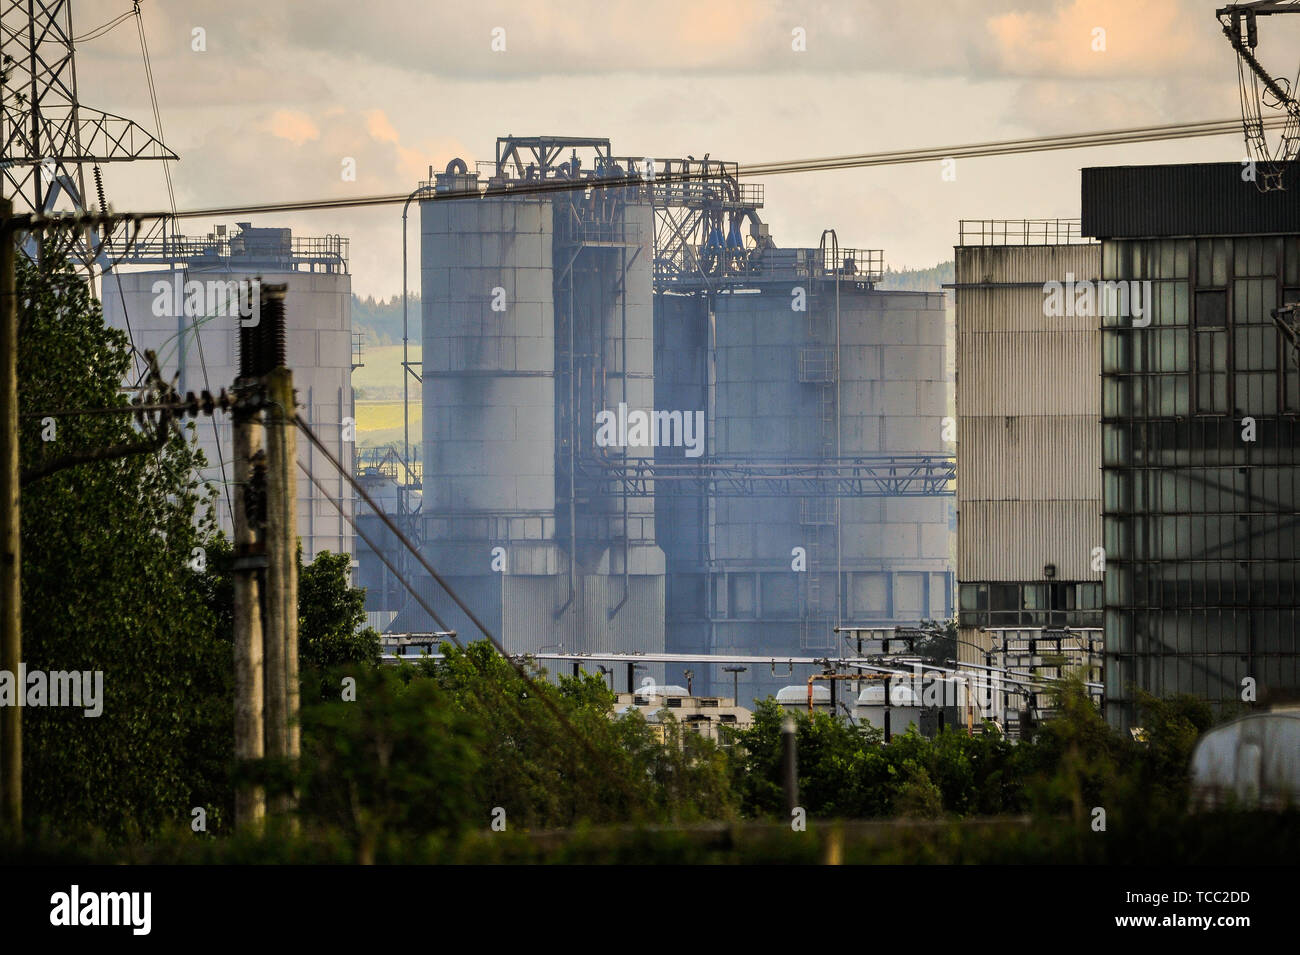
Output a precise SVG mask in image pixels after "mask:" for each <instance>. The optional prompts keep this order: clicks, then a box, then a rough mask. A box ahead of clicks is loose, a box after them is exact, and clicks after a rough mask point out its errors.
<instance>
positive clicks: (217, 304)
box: [102, 222, 358, 562]
mask: <svg viewBox="0 0 1300 955" xmlns="http://www.w3.org/2000/svg"><path fill="white" fill-rule="evenodd" d="M114 259H115V264H116V266H117V267H116V268H115V269H114V270H113V272H112V273H111V274H109V275H106V276H105V277H104V278H103V280H102V286H103V292H102V295H103V304H104V318H105V321H106V322H107V323H108V324H109V325H110V326H112V327H114V328H118V329H120V330H122V331H123V332H124V333H125V334H126V335H127V336H128V338H129V340H130V342H131V344H132V347H133V348H134V349H135V350H136V352H137V353H138V354H143V353H144V352H146V351H152V352H154V353H155V354H156V355H157V356H158V363H159V368H160V370H161V371H162V373H163V376H164V378H165V379H167V380H168V381H174V382H175V388H176V390H177V391H178V392H179V393H180V394H182V395H184V394H187V393H194V394H200V393H202V392H204V391H208V392H211V393H213V394H215V393H217V392H218V391H219V390H220V389H222V388H225V387H228V386H229V384H230V383H231V382H233V381H234V380H235V378H236V377H237V374H238V369H239V353H238V352H239V347H238V343H239V329H240V327H241V325H252V324H254V323H255V322H256V321H257V320H258V318H259V315H258V311H259V309H258V297H259V294H260V293H259V285H261V284H266V285H273V284H283V285H285V286H286V287H287V289H288V294H287V295H286V296H285V313H286V314H285V325H286V337H287V341H286V347H287V353H288V356H289V360H290V361H291V362H292V364H293V367H294V369H295V372H296V373H297V376H298V377H297V387H298V399H299V402H300V406H301V408H302V414H303V417H304V418H306V420H307V421H308V422H309V423H310V425H311V427H312V428H313V429H314V430H315V432H316V433H317V434H318V435H320V436H321V438H322V440H324V441H326V443H327V444H328V445H329V446H330V448H331V449H332V451H333V453H334V455H335V456H336V457H338V458H339V459H340V460H344V461H350V460H351V459H352V453H353V450H352V449H353V442H354V434H355V429H354V426H355V419H354V417H353V412H352V371H353V369H354V367H355V363H356V361H357V360H358V359H357V357H356V355H357V352H356V347H357V345H356V342H355V338H354V335H353V332H352V319H351V305H352V276H351V275H350V274H349V272H348V240H347V239H345V238H343V237H342V236H338V235H329V236H321V237H301V236H298V237H295V236H294V235H293V234H292V232H291V231H290V230H289V229H270V228H257V227H254V226H253V225H252V223H250V222H240V223H237V224H236V227H235V228H234V229H233V230H230V231H228V230H227V227H226V226H224V225H218V226H216V227H215V228H214V229H213V231H212V232H211V233H209V234H208V235H206V236H185V235H180V234H177V233H176V232H175V231H174V230H172V229H170V228H169V229H167V230H165V231H162V232H159V233H158V234H157V235H155V236H151V237H149V238H146V239H139V240H137V241H135V242H133V243H131V245H130V247H129V248H127V249H126V250H124V251H123V252H122V253H119V254H117V255H115V256H114ZM241 296H242V298H241ZM241 309H242V313H241ZM195 433H196V436H197V438H198V446H199V448H200V450H202V451H203V455H204V458H205V459H206V461H207V467H206V468H204V469H202V471H201V472H200V475H199V476H200V478H201V479H202V480H203V481H205V482H208V483H209V484H210V485H211V486H212V487H214V488H216V489H217V491H218V493H217V499H216V502H215V503H216V516H217V523H218V526H219V527H221V528H222V529H223V530H224V531H225V533H226V534H227V536H229V535H230V534H231V533H232V531H233V528H234V521H233V517H232V514H231V508H232V498H231V494H230V490H229V488H230V484H231V482H232V480H233V474H234V465H233V461H234V442H233V437H232V427H231V421H230V419H229V418H228V417H226V416H224V415H216V416H213V417H211V418H205V419H202V420H200V421H198V422H196V423H195ZM299 461H300V462H301V464H302V465H303V471H302V472H300V473H299V474H298V492H297V496H298V502H297V508H298V537H299V540H300V542H301V544H302V555H303V560H305V561H308V562H310V561H311V560H313V559H314V558H315V557H316V555H317V554H319V553H320V552H322V551H330V552H331V553H336V554H351V553H353V551H354V545H353V531H352V526H351V523H350V521H351V517H352V515H353V514H354V512H355V507H356V504H355V495H354V494H353V493H352V490H351V489H350V488H349V487H348V485H347V483H346V482H345V481H344V480H343V478H342V476H340V475H339V474H337V473H335V472H334V471H333V469H331V468H330V467H329V466H327V465H324V464H323V462H322V461H321V460H320V457H319V454H318V453H317V452H316V451H315V449H314V448H313V447H312V446H311V445H310V444H309V445H307V446H305V447H303V448H301V449H300V450H299ZM317 484H319V485H321V486H323V490H322V487H319V486H317Z"/></svg>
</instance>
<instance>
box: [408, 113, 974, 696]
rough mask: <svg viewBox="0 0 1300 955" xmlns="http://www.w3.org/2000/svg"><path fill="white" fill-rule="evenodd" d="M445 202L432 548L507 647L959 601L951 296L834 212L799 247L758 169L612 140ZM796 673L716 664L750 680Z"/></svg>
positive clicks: (439, 252) (431, 187) (555, 145)
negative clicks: (948, 334) (856, 238)
mask: <svg viewBox="0 0 1300 955" xmlns="http://www.w3.org/2000/svg"><path fill="white" fill-rule="evenodd" d="M574 181H577V182H580V183H582V186H580V187H579V188H572V187H571V186H570V183H572V182H574ZM612 181H617V184H614V183H613V182H612ZM418 198H419V201H420V214H421V282H422V305H423V309H424V312H423V364H422V368H421V373H422V376H423V397H422V400H423V403H424V407H423V433H422V435H421V437H422V449H421V454H422V458H423V486H422V488H421V490H422V493H423V498H422V504H421V512H420V516H419V526H420V529H421V531H422V535H423V545H422V546H423V548H424V552H425V553H426V554H427V555H428V557H429V559H430V560H431V561H432V562H433V564H434V566H436V567H438V568H440V571H441V572H442V573H443V574H444V576H446V577H448V579H449V581H450V582H451V583H452V586H453V587H454V588H455V589H456V590H457V592H458V593H460V594H461V596H462V597H463V598H464V599H465V600H466V602H467V603H468V604H469V605H470V606H471V607H473V608H474V609H475V612H476V613H477V614H478V615H479V616H480V617H481V618H482V619H483V620H484V622H485V623H486V624H488V625H489V627H490V628H492V629H494V630H495V632H496V633H497V634H498V635H499V636H501V638H502V640H503V642H504V644H505V646H506V647H507V648H508V649H510V650H519V651H527V650H542V649H560V648H562V649H563V650H564V651H577V652H608V651H610V650H620V651H628V652H633V651H645V652H664V651H669V652H681V653H719V652H730V653H757V654H763V655H773V654H790V655H807V653H808V651H809V650H811V649H831V648H832V647H834V646H835V644H836V641H837V639H838V638H837V637H836V635H835V633H834V628H835V626H836V625H837V624H838V623H841V622H842V623H844V624H845V625H848V624H850V623H859V624H860V623H864V622H866V623H870V624H872V625H890V624H892V623H902V624H908V625H915V624H916V623H917V622H918V621H919V620H921V619H923V618H927V617H929V618H941V617H948V616H951V613H952V609H953V596H952V580H953V578H952V569H951V560H950V556H949V555H950V544H951V534H952V519H951V512H952V505H951V495H952V478H953V467H952V460H951V455H950V453H949V452H946V451H945V450H944V444H943V441H942V419H943V416H944V414H945V408H946V403H947V383H946V379H945V357H946V353H945V342H944V302H943V295H942V294H941V293H921V292H884V291H881V290H879V289H878V288H877V287H876V284H877V282H878V281H879V279H880V277H881V274H880V273H881V253H880V252H878V251H866V250H855V249H847V248H840V246H839V240H838V237H837V236H836V235H835V234H834V233H831V232H829V231H828V233H827V234H826V235H824V236H823V240H822V242H821V243H820V245H819V246H818V247H816V248H796V249H780V248H777V247H776V245H775V243H774V242H773V241H772V238H771V236H770V235H769V234H768V227H767V225H766V224H765V223H764V222H763V221H762V219H761V218H760V215H759V210H760V209H761V208H762V205H763V191H762V187H761V186H759V185H755V184H751V183H742V182H740V181H739V178H738V176H737V168H736V165H735V164H734V163H725V162H719V161H717V160H709V159H707V158H705V159H702V160H696V159H694V158H693V157H686V158H679V159H665V158H662V157H661V158H656V159H653V160H651V159H644V158H642V157H636V156H631V157H629V156H622V157H620V156H615V155H613V154H612V151H611V148H610V143H609V141H608V140H604V139H569V138H552V137H528V138H523V137H503V138H501V139H499V140H498V141H497V149H496V158H495V160H494V161H492V162H488V163H481V164H479V167H478V168H477V169H476V170H475V171H470V169H469V168H468V166H467V165H466V164H465V163H463V162H462V161H460V160H454V161H453V162H452V163H450V164H449V165H448V166H447V169H446V171H445V172H443V173H440V174H437V175H433V173H432V171H431V174H430V179H429V181H428V182H426V183H424V184H423V186H422V189H421V190H420V191H419V193H418ZM417 586H418V587H420V589H421V591H422V594H423V595H424V597H425V599H426V600H429V601H432V603H433V606H434V609H435V610H437V612H438V615H439V616H440V617H442V618H443V620H444V622H445V623H446V624H447V625H448V626H450V627H453V628H454V629H456V630H457V631H459V632H462V633H464V634H466V635H468V636H471V637H473V636H475V635H476V634H475V631H474V628H473V627H472V626H470V625H469V623H468V621H466V620H465V619H464V618H463V616H462V615H460V613H459V612H458V611H457V610H456V608H454V607H453V606H452V605H451V603H450V601H449V600H448V599H447V598H446V597H445V595H444V594H442V592H441V590H440V588H437V587H435V586H434V585H433V582H432V581H429V580H427V579H426V580H424V581H423V582H422V583H419V584H417ZM433 629H436V622H435V621H433V620H431V619H429V617H428V615H427V614H426V613H424V612H423V610H421V609H420V608H419V607H418V606H416V605H414V604H408V605H407V606H406V608H405V609H404V610H403V611H402V613H401V614H399V615H398V617H397V619H396V620H395V621H394V622H393V623H392V625H391V626H390V627H389V630H390V631H392V632H427V631H429V630H433ZM768 669H769V668H766V667H764V668H755V669H751V670H749V671H747V672H745V673H744V674H743V675H741V676H739V677H737V676H736V674H735V673H732V672H723V669H722V667H721V666H715V667H709V668H707V671H706V672H699V671H698V670H697V671H696V672H695V673H694V674H693V676H692V677H687V679H691V678H693V679H694V680H695V683H696V686H698V687H699V688H700V690H701V692H705V693H708V692H710V688H711V687H712V686H713V685H715V683H716V684H717V685H722V686H727V687H730V686H731V685H732V684H733V681H734V682H737V683H738V684H739V693H740V697H741V699H742V700H746V699H749V698H751V697H752V696H754V695H766V694H767V693H770V692H774V691H775V690H776V689H777V688H779V687H780V686H782V685H784V683H785V682H788V680H787V674H785V673H769V672H767V670H768ZM667 676H668V678H670V679H671V680H672V681H673V682H681V680H682V678H683V677H682V675H681V674H679V673H668V674H667Z"/></svg>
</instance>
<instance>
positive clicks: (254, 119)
mask: <svg viewBox="0 0 1300 955" xmlns="http://www.w3.org/2000/svg"><path fill="white" fill-rule="evenodd" d="M1218 5H1220V4H1219V3H1218V2H1217V0H943V2H938V3H929V4H921V3H906V2H905V3H883V2H874V0H873V2H865V0H859V2H820V3H816V2H808V3H775V2H762V0H707V2H701V0H653V2H624V0H603V2H587V0H565V2H563V3H551V2H539V0H533V2H531V3H527V4H524V3H505V2H497V0H475V2H473V3H457V4H451V3H444V2H442V0H433V2H430V0H370V2H367V3H357V2H355V0H351V2H340V0H312V2H305V0H302V2H300V0H256V2H254V0H220V2H217V0H194V2H184V0H181V2H170V3H166V4H163V3H161V2H158V0H145V2H144V3H143V4H142V5H141V10H142V12H143V16H144V23H145V28H146V31H147V36H148V42H149V50H150V54H151V58H152V64H153V72H154V78H155V83H156V87H157V93H158V99H159V106H160V110H161V114H162V123H163V133H164V136H165V140H166V142H167V143H168V145H169V146H170V147H171V148H172V149H173V150H174V151H175V152H176V153H177V154H178V155H179V156H180V157H181V161H180V162H179V163H177V164H175V165H174V168H173V175H174V181H175V186H176V202H177V205H178V206H179V207H180V208H182V209H185V208H198V207H207V206H219V205H232V204H243V203H253V202H261V201H269V200H282V199H318V198H326V197H339V196H346V195H371V194H376V193H396V192H408V191H410V190H411V189H412V188H414V187H415V185H416V184H417V182H418V180H420V179H422V178H425V177H426V175H427V170H428V167H429V166H430V165H433V166H435V167H437V168H438V169H441V168H443V167H444V166H445V165H446V163H447V161H448V160H449V159H451V158H453V157H456V156H459V157H463V158H465V159H467V160H470V161H473V160H476V159H489V158H491V157H492V154H493V147H494V142H495V139H496V137H497V136H499V135H505V134H515V135H566V136H567V135H571V136H602V137H608V138H610V139H611V140H612V142H613V149H614V152H615V153H616V154H623V155H648V156H659V157H662V156H685V155H688V154H690V155H694V156H701V155H703V154H704V153H706V152H708V153H710V154H711V156H712V157H713V158H715V159H718V158H721V159H733V160H735V161H738V162H741V163H753V162H765V161H770V160H784V159H800V158H810V157H817V156H828V155H843V154H849V153H862V152H875V151H882V150H892V149H903V148H909V147H930V146H944V145H957V144H964V143H972V142H982V141H987V140H997V139H1011V138H1020V137H1025V136H1036V135H1044V134H1052V133H1062V132H1083V131H1093V130H1100V129H1110V128H1119V127H1126V126H1145V125H1154V124H1160V123H1171V122H1181V121H1197V120H1208V119H1228V118H1233V117H1235V116H1237V115H1238V110H1239V107H1238V97H1237V78H1236V62H1235V56H1234V54H1233V53H1232V50H1231V48H1230V47H1229V45H1228V42H1227V40H1226V38H1224V37H1223V35H1222V33H1221V32H1220V30H1219V26H1218V23H1217V21H1216V20H1215V18H1214V9H1215V7H1216V6H1218ZM73 9H74V33H75V34H77V35H81V34H84V33H86V32H89V31H90V30H91V29H92V28H94V27H97V26H99V25H100V24H101V23H104V22H106V21H108V20H110V19H112V18H113V17H114V16H116V15H117V14H119V13H121V12H123V11H125V10H127V9H129V4H128V3H127V2H126V0H78V2H76V3H74V4H73ZM497 28H500V29H502V30H504V37H505V47H506V48H505V50H504V51H494V50H493V49H492V44H493V31H494V30H495V29H497ZM1097 28H1101V29H1102V30H1104V31H1105V33H1104V40H1105V49H1104V51H1094V49H1093V46H1094V37H1095V36H1097V34H1096V33H1095V31H1096V29H1097ZM796 30H802V31H803V35H804V36H805V37H806V49H804V50H795V49H793V48H792V47H793V46H795V45H796V44H795V43H794V42H793V38H794V35H795V34H794V31H796ZM196 31H197V32H196ZM1260 37H1261V44H1260V48H1259V51H1258V53H1259V56H1260V59H1261V61H1262V62H1263V63H1264V64H1265V66H1267V67H1270V68H1272V69H1275V71H1276V72H1279V73H1288V74H1291V75H1294V73H1295V70H1296V64H1297V60H1298V58H1300V16H1295V17H1273V18H1270V19H1268V20H1264V21H1261V28H1260ZM77 71H78V82H79V86H80V98H81V100H82V101H83V102H84V103H86V104H87V105H91V106H95V107H98V108H100V109H105V110H108V111H109V112H113V113H118V114H120V115H124V116H128V117H131V118H133V119H135V120H137V121H138V122H140V123H141V124H142V125H145V126H146V127H148V128H150V129H151V130H152V129H153V120H152V111H151V108H150V105H149V97H148V85H147V82H146V79H145V72H144V67H143V64H142V61H141V55H140V46H139V38H138V35H137V33H136V29H135V24H134V22H133V21H130V20H128V21H127V22H126V23H125V24H124V25H122V26H120V27H118V28H117V29H116V30H114V31H113V32H111V33H109V34H108V35H107V36H104V37H102V38H100V39H97V40H92V41H87V42H85V43H84V44H82V45H80V46H79V47H78V58H77ZM1243 154H1244V148H1243V144H1242V142H1241V141H1240V139H1239V138H1238V137H1221V138H1216V139H1201V140H1187V141H1182V142H1173V143H1156V144H1149V145H1137V146H1118V147H1105V148H1098V149H1091V150H1070V151H1059V152H1047V153H1039V154H1032V155H1025V156H1014V157H1002V158H991V159H971V160H962V161H959V162H958V164H957V177H956V180H955V181H952V182H945V181H943V179H942V178H941V175H940V173H941V170H940V168H939V164H938V163H925V164H916V165H907V166H895V167H882V168H871V169H857V170H847V171H838V172H818V173H807V174H800V175H788V176H780V177H774V178H772V179H770V180H768V181H767V209H766V212H765V213H764V219H765V220H766V221H767V222H768V223H769V224H770V226H771V230H772V236H773V237H774V238H775V239H776V241H777V243H778V244H779V245H785V246H790V245H815V244H816V242H817V240H818V237H819V236H820V234H821V231H822V229H824V228H835V229H836V230H837V232H838V234H839V236H840V241H841V244H842V245H846V246H857V247H863V248H882V249H884V250H885V259H886V262H887V263H889V264H890V265H892V266H894V267H896V268H901V267H913V268H915V267H928V266H930V265H933V264H934V263H935V262H937V261H940V260H943V259H946V258H949V257H951V255H952V245H953V243H954V241H955V236H956V230H957V221H958V220H959V219H963V218H965V219H978V218H1055V217H1077V216H1078V193H1079V169H1080V168H1082V167H1084V166H1091V165H1113V164H1134V163H1159V162H1206V161H1238V160H1240V159H1241V158H1242V156H1243ZM347 158H351V159H353V160H355V163H356V181H355V182H350V181H344V180H343V177H342V175H341V172H342V168H343V163H344V160H345V159H347ZM105 179H106V186H107V188H108V192H109V200H110V201H111V202H113V204H114V205H115V207H116V208H118V209H119V210H125V209H133V208H134V209H157V208H162V207H165V205H166V192H165V188H164V183H163V176H162V171H161V169H160V168H159V167H158V164H155V163H137V164H134V165H133V166H130V167H127V166H112V167H109V168H108V169H106V170H105ZM256 224H258V225H287V226H291V227H292V228H293V229H294V232H295V234H301V235H324V234H329V233H342V234H344V235H346V236H349V237H350V238H351V240H352V272H353V288H354V291H356V292H357V293H359V294H361V295H363V296H364V295H369V294H373V295H384V296H387V295H392V294H394V293H397V292H399V291H400V289H401V269H400V262H401V258H400V257H401V233H400V225H401V218H400V210H399V209H398V208H395V207H382V208H378V209H372V210H361V211H346V212H343V211H340V212H316V213H302V214H295V215H287V216H266V217H262V218H260V219H258V220H257V222H256ZM210 227H211V223H199V222H193V221H192V222H190V223H189V224H188V231H191V232H194V233H202V232H206V231H208V229H209V228H210ZM412 241H413V242H414V241H418V239H417V237H416V236H415V230H414V229H412ZM411 281H412V282H413V283H417V284H418V276H416V275H415V273H414V271H413V272H412V276H411Z"/></svg>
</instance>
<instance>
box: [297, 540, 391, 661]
mask: <svg viewBox="0 0 1300 955" xmlns="http://www.w3.org/2000/svg"><path fill="white" fill-rule="evenodd" d="M351 563H352V558H351V557H350V556H349V555H347V554H331V553H330V552H329V551H321V552H320V553H319V554H317V555H316V559H315V560H313V561H312V562H311V563H310V564H308V565H306V566H305V567H304V566H303V563H302V550H301V548H300V549H299V551H298V621H299V622H298V647H299V656H300V657H301V659H302V662H303V663H304V664H308V665H313V666H318V667H334V666H340V665H343V664H349V663H377V662H379V634H378V633H376V632H375V631H374V629H373V628H372V627H363V626H362V624H364V623H365V622H366V591H365V588H364V587H353V586H351V585H350V584H349V583H348V568H349V566H350V565H351Z"/></svg>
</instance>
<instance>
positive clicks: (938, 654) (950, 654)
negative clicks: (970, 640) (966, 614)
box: [915, 618, 957, 666]
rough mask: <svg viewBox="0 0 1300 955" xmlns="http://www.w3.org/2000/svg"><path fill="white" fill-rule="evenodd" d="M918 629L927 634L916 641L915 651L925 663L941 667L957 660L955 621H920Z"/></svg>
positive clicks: (954, 619)
mask: <svg viewBox="0 0 1300 955" xmlns="http://www.w3.org/2000/svg"><path fill="white" fill-rule="evenodd" d="M920 629H922V630H924V631H925V632H926V633H927V636H926V638H925V639H924V640H918V641H916V647H915V650H916V652H917V654H919V655H920V657H921V659H922V660H924V661H925V662H926V663H929V664H933V665H935V666H943V665H944V664H947V663H952V662H954V661H955V660H956V659H957V620H956V618H953V619H952V620H922V621H921V627H920Z"/></svg>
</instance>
